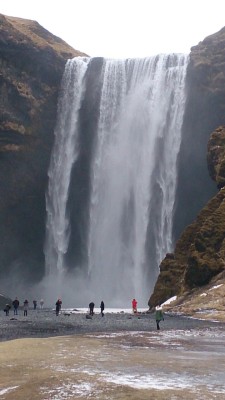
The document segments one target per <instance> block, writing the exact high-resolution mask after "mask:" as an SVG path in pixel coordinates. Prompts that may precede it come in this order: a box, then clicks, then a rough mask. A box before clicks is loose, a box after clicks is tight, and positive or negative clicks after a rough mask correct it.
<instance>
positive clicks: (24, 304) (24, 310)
mask: <svg viewBox="0 0 225 400" xmlns="http://www.w3.org/2000/svg"><path fill="white" fill-rule="evenodd" d="M28 306H29V302H28V300H27V299H26V300H24V302H23V316H24V317H27V310H28Z"/></svg>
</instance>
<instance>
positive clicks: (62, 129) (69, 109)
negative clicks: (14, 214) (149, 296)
mask: <svg viewBox="0 0 225 400" xmlns="http://www.w3.org/2000/svg"><path fill="white" fill-rule="evenodd" d="M87 66H88V59H86V58H83V59H82V61H81V60H80V59H79V58H78V59H77V60H76V62H74V61H73V60H69V61H68V62H67V64H66V68H65V72H64V75H63V80H62V93H61V97H60V101H59V105H58V120H57V124H56V129H55V143H54V147H53V151H52V156H51V162H50V168H49V174H48V176H49V184H48V192H47V194H46V210H47V223H46V243H45V260H46V269H47V273H48V274H55V272H56V271H57V274H60V273H62V272H63V270H64V255H65V253H66V251H67V248H68V242H69V233H70V223H69V216H68V213H67V209H66V206H67V200H68V190H69V183H70V175H71V169H72V166H73V164H74V162H75V161H76V159H77V156H78V151H79V146H78V131H79V123H78V120H79V109H80V105H81V102H82V96H83V92H84V83H85V82H84V76H85V72H86V70H87ZM55 270H56V271H55Z"/></svg>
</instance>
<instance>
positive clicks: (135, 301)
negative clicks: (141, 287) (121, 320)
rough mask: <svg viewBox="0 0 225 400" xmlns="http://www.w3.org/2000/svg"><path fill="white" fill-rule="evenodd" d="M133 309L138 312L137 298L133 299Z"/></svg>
mask: <svg viewBox="0 0 225 400" xmlns="http://www.w3.org/2000/svg"><path fill="white" fill-rule="evenodd" d="M132 310H133V313H134V314H136V312H137V300H136V299H133V300H132Z"/></svg>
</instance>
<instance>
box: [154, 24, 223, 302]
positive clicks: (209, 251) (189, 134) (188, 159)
mask: <svg viewBox="0 0 225 400" xmlns="http://www.w3.org/2000/svg"><path fill="white" fill-rule="evenodd" d="M187 91H188V93H187V106H186V112H185V116H184V124H183V129H184V134H183V139H182V143H181V152H180V161H179V163H180V166H179V178H178V207H177V210H176V213H175V221H176V222H175V232H174V233H175V237H176V239H177V238H179V239H178V240H177V242H176V247H175V250H174V253H172V254H168V255H167V256H166V257H165V259H164V260H163V261H162V263H161V265H160V274H159V277H158V280H157V282H156V285H155V289H154V292H153V294H152V295H151V297H150V300H149V306H150V308H151V307H154V306H155V305H157V304H159V303H162V302H164V301H165V300H167V299H169V298H170V297H172V296H175V295H179V294H182V293H184V292H187V291H190V290H192V289H193V288H196V287H198V286H203V285H206V284H207V283H209V282H210V280H211V279H212V278H213V277H214V276H215V275H217V274H219V273H220V272H221V271H223V270H224V269H225V258H224V257H225V253H224V251H225V241H224V239H225V222H224V221H225V201H224V198H225V187H224V185H225V128H224V127H223V126H222V125H224V124H225V28H223V29H221V30H220V31H219V32H217V33H215V34H213V35H211V36H209V37H207V38H206V39H205V40H203V41H202V42H200V43H199V45H198V46H195V47H193V48H192V49H191V54H190V63H189V66H188V71H187ZM218 126H221V127H220V128H218V129H217V127H218ZM212 131H214V132H213V134H212V135H211V136H210V134H211V132H212ZM207 162H208V171H207ZM209 176H211V178H213V180H215V181H216V183H217V188H219V189H220V191H219V193H218V194H216V195H215V196H214V197H213V195H214V194H215V193H216V185H215V183H214V184H213V182H212V184H211V183H210V182H209ZM210 194H211V196H210ZM210 197H212V199H211V200H209V199H210ZM208 200H209V201H208ZM207 202H208V203H207ZM203 207H204V208H203ZM202 208H203V209H202ZM201 209H202V211H200V210H201ZM197 214H198V216H197V218H196V220H194V222H193V223H192V224H191V225H189V224H190V222H191V220H193V219H194V218H193V216H194V215H197ZM178 223H179V228H178ZM176 224H177V227H176ZM187 225H188V226H187ZM182 226H183V228H185V226H187V228H186V229H185V230H184V231H183V233H182V232H180V231H179V230H180V229H181V228H182Z"/></svg>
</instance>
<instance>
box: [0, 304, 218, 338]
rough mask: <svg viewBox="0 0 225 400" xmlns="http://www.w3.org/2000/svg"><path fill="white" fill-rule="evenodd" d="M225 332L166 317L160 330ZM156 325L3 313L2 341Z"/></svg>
mask: <svg viewBox="0 0 225 400" xmlns="http://www.w3.org/2000/svg"><path fill="white" fill-rule="evenodd" d="M213 327H216V328H217V329H224V328H225V325H224V324H223V323H216V322H212V321H201V320H197V319H190V318H185V317H180V316H174V315H169V314H166V315H165V320H164V321H162V322H161V330H182V329H183V330H188V329H189V330H191V329H207V328H209V329H211V328H213ZM155 330H156V323H155V319H154V315H153V314H144V313H143V314H138V315H132V314H128V313H107V312H106V313H105V315H104V317H102V316H101V315H100V314H95V315H94V316H93V317H92V319H89V318H87V316H86V314H85V313H78V312H74V313H72V314H70V315H66V313H65V312H63V311H62V312H61V314H60V315H59V316H58V317H57V316H56V315H55V312H54V311H53V310H50V309H45V310H29V311H28V316H27V317H24V316H23V313H22V311H20V312H19V315H18V316H14V315H13V312H12V311H11V313H10V315H9V316H8V317H6V316H5V314H4V313H3V311H0V341H6V340H12V339H18V338H33V337H37V338H41V337H53V336H65V335H76V334H83V333H94V332H96V333H97V332H118V331H144V332H147V331H155Z"/></svg>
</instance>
